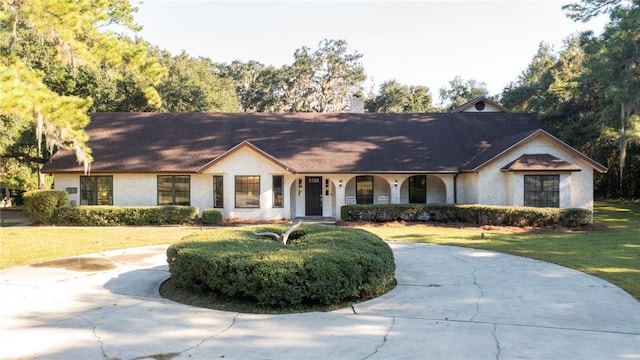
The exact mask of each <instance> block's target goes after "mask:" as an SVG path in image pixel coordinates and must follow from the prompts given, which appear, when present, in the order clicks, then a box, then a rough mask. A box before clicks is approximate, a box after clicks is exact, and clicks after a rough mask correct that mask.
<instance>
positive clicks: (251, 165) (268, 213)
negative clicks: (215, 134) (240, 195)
mask: <svg viewBox="0 0 640 360" xmlns="http://www.w3.org/2000/svg"><path fill="white" fill-rule="evenodd" d="M213 175H222V176H223V187H224V189H223V192H224V209H218V210H220V211H221V212H222V215H223V217H224V218H225V219H228V218H240V219H251V220H278V219H285V218H290V217H291V212H290V211H291V210H290V209H291V202H290V199H288V197H289V195H290V194H291V192H287V191H285V192H284V207H282V208H274V207H273V191H272V176H273V175H283V176H284V189H285V190H286V189H290V188H291V185H292V183H293V182H294V180H295V179H296V178H297V176H294V175H293V174H291V173H289V172H287V171H285V170H284V169H283V168H281V167H280V166H278V165H276V164H275V163H274V162H272V161H271V160H269V159H266V158H265V157H263V156H261V155H258V154H257V153H256V152H255V151H253V150H251V149H249V148H240V149H238V151H236V152H234V153H232V154H230V155H229V156H228V157H226V158H224V159H222V160H220V161H219V162H217V163H215V164H214V165H213V166H212V167H210V168H208V169H207V170H206V171H205V172H204V174H201V175H197V177H198V178H202V180H200V184H199V185H198V187H199V188H201V189H202V190H203V191H205V192H206V193H207V194H210V195H209V196H205V197H204V198H203V199H202V200H199V201H198V204H200V206H199V207H200V209H201V210H202V209H204V208H212V207H213ZM236 176H260V207H259V208H236V206H235V177H236ZM192 183H193V180H192ZM295 185H296V186H297V184H295ZM193 190H194V186H193V185H192V198H193V193H194V191H193ZM303 191H304V190H303ZM295 194H297V193H295ZM303 194H304V192H303ZM291 195H293V194H291Z"/></svg>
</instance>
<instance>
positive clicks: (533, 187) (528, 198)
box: [524, 175, 560, 208]
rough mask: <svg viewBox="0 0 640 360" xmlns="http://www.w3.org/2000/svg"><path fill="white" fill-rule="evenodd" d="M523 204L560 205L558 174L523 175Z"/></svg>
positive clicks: (536, 205) (537, 205)
mask: <svg viewBox="0 0 640 360" xmlns="http://www.w3.org/2000/svg"><path fill="white" fill-rule="evenodd" d="M524 206H534V207H556V208H557V207H560V176H559V175H525V176H524Z"/></svg>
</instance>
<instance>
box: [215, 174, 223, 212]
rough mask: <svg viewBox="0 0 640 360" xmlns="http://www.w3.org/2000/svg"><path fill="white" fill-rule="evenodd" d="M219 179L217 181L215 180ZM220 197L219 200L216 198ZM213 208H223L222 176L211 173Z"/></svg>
mask: <svg viewBox="0 0 640 360" xmlns="http://www.w3.org/2000/svg"><path fill="white" fill-rule="evenodd" d="M217 179H218V180H219V182H217V181H216V180H217ZM218 198H220V200H219V201H217V200H216V199H218ZM213 208H214V209H224V176H223V175H213Z"/></svg>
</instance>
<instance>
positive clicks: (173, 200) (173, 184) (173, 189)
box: [156, 175, 191, 206]
mask: <svg viewBox="0 0 640 360" xmlns="http://www.w3.org/2000/svg"><path fill="white" fill-rule="evenodd" d="M161 178H170V179H171V203H169V204H161V203H160V179H161ZM178 178H186V179H187V180H188V181H187V182H186V184H188V185H189V188H188V190H187V194H186V196H187V199H188V201H187V204H178V203H176V193H177V191H176V183H177V182H176V179H178ZM156 203H157V204H158V206H172V205H177V206H191V176H190V175H157V176H156Z"/></svg>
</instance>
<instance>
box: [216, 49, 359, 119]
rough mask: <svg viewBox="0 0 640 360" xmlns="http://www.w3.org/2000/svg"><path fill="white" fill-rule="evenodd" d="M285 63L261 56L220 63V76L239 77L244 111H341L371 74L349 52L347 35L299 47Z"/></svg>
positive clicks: (354, 54)
mask: <svg viewBox="0 0 640 360" xmlns="http://www.w3.org/2000/svg"><path fill="white" fill-rule="evenodd" d="M293 57H294V61H293V64H291V65H285V66H282V67H281V68H276V67H273V66H265V65H264V64H261V63H259V62H256V61H249V62H247V63H242V62H240V61H234V62H233V63H231V64H230V65H226V64H218V65H217V68H218V70H219V71H220V74H221V76H223V77H227V78H231V79H233V80H234V81H235V84H236V92H237V95H238V100H239V102H240V107H241V109H242V111H244V112H253V111H261V112H278V111H292V112H309V111H314V112H340V111H343V110H344V109H345V105H346V102H347V100H348V99H349V97H350V96H351V95H353V94H355V93H360V92H361V90H362V89H361V87H362V83H363V82H364V80H365V79H366V75H365V73H364V67H363V66H362V64H361V63H360V59H361V58H362V54H359V53H357V52H353V53H349V52H348V49H347V42H346V41H344V40H327V39H325V40H323V41H321V42H320V43H319V44H318V49H317V50H315V51H313V50H312V49H310V48H308V47H302V48H300V49H297V50H296V51H295V52H294V55H293Z"/></svg>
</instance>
